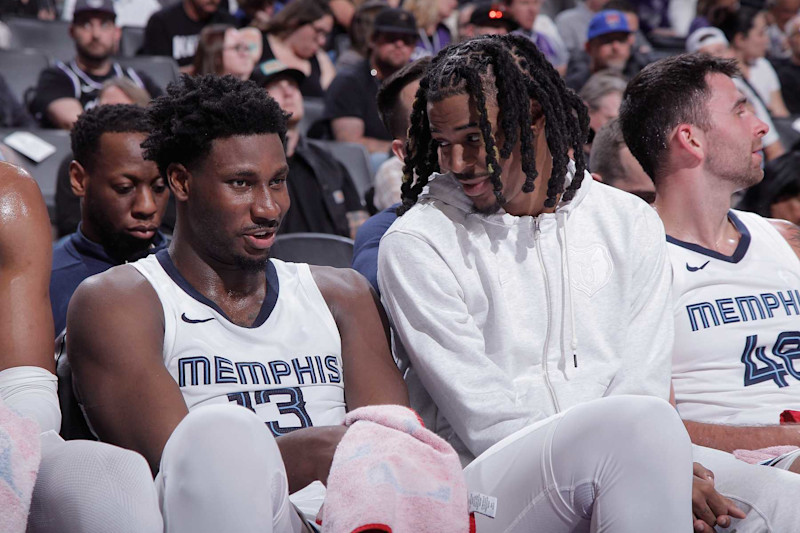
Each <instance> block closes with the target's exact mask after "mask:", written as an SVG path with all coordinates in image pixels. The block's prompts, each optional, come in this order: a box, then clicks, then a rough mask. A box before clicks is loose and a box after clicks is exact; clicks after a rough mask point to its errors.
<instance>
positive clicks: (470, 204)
mask: <svg viewBox="0 0 800 533" xmlns="http://www.w3.org/2000/svg"><path fill="white" fill-rule="evenodd" d="M587 129H588V116H587V111H586V109H585V107H584V106H583V104H582V103H581V101H580V99H579V98H578V97H577V96H576V95H575V94H574V93H572V92H571V91H569V90H568V89H566V87H565V86H564V82H563V81H562V80H561V79H560V77H559V75H558V73H557V72H556V71H555V70H554V69H553V68H552V66H550V64H549V63H548V62H547V60H546V59H545V58H544V56H543V55H542V54H541V52H539V51H538V50H537V49H536V47H535V45H534V44H533V43H531V42H530V40H528V39H526V38H524V37H520V36H515V35H512V36H504V37H492V38H481V39H475V40H471V41H467V42H465V43H461V44H459V45H457V46H454V47H449V48H447V49H446V50H444V51H442V52H441V53H440V54H439V55H437V56H436V57H435V58H434V59H433V61H432V63H431V67H430V69H429V70H428V72H427V74H426V75H425V77H424V78H423V79H422V81H421V82H420V88H419V90H418V92H417V98H416V100H415V102H414V106H413V111H412V115H411V128H410V130H409V139H408V145H407V148H408V149H407V157H406V169H405V170H406V180H407V181H405V182H404V185H403V203H404V206H403V209H407V212H405V213H404V214H402V215H401V216H400V218H399V219H398V220H397V221H396V222H395V223H394V224H393V225H392V227H391V228H390V229H389V230H388V231H387V233H386V234H385V235H384V237H383V239H382V241H381V245H380V251H379V267H378V280H379V284H380V288H381V294H382V295H383V297H384V300H385V303H386V306H387V311H388V312H389V315H390V318H391V320H392V324H393V326H394V328H395V330H396V333H397V335H396V341H397V356H398V358H399V359H400V361H401V362H402V364H403V365H404V366H405V367H408V368H407V374H406V378H407V380H408V384H409V392H410V394H411V396H412V400H413V402H412V403H413V405H414V406H415V407H416V408H418V409H419V410H420V412H421V413H422V414H423V418H425V419H426V424H427V426H428V427H430V428H433V429H434V430H435V431H437V432H438V433H439V434H440V435H442V436H443V437H444V438H445V439H447V440H448V441H449V442H451V443H452V444H453V445H454V447H455V448H456V449H457V450H458V451H459V452H460V454H461V457H462V460H463V462H465V463H469V464H468V466H466V468H465V471H464V472H465V475H466V477H467V481H468V484H469V487H470V490H472V491H476V492H480V493H482V494H484V495H486V496H488V497H495V498H497V501H496V503H497V505H496V512H491V509H490V510H489V512H487V513H486V514H488V515H490V516H483V515H478V516H477V527H478V531H487V532H488V531H520V532H529V531H547V532H552V533H556V532H560V531H589V530H591V531H615V532H632V531H643V530H647V531H664V532H667V531H669V532H676V531H688V530H689V529H690V528H691V501H690V496H691V490H690V487H691V480H692V477H691V461H692V460H691V448H690V446H689V442H688V438H687V435H686V432H685V431H684V429H683V427H682V425H681V423H680V419H679V417H678V416H677V414H676V413H675V411H674V410H673V409H672V408H671V407H670V406H669V404H668V402H667V401H666V399H667V398H668V394H669V359H668V355H669V346H670V344H671V338H672V337H671V329H672V327H671V322H670V321H669V309H668V307H667V305H666V304H667V301H668V296H669V277H668V276H669V271H668V268H667V263H666V253H665V252H666V251H665V244H664V233H663V228H662V226H661V224H660V222H659V220H658V218H657V216H655V213H653V212H652V210H650V208H649V207H648V206H647V205H646V204H644V203H643V202H641V201H640V200H638V199H636V198H634V197H633V196H630V195H627V194H626V193H623V192H621V191H617V190H614V189H612V188H610V187H606V186H604V185H602V184H598V183H594V182H593V181H592V179H591V177H590V176H588V174H587V173H585V171H584V167H585V164H584V161H583V157H582V156H583V152H582V146H583V142H584V140H585V137H586V133H587ZM570 149H573V150H574V152H575V162H574V163H573V162H570V160H569V151H570ZM437 163H438V165H437ZM437 167H439V168H437ZM440 169H441V170H442V171H443V172H446V173H445V174H439V175H436V176H435V177H434V178H433V179H432V180H431V181H430V182H428V178H429V177H430V176H431V175H432V174H433V172H435V171H437V170H440ZM412 170H413V171H415V172H416V177H414V178H412V177H411V173H412ZM537 174H539V175H541V178H540V179H538V180H536V182H535V185H536V186H535V188H533V187H532V185H533V184H534V179H535V178H536V176H537ZM587 176H588V177H587ZM547 180H549V181H547ZM426 186H427V187H428V189H427V190H428V192H427V193H424V192H423V189H424V188H425V187H426ZM531 189H533V190H532V191H531ZM417 198H419V203H418V204H417V203H416V201H417ZM415 204H416V205H415ZM412 206H413V207H412ZM634 395H635V396H634ZM654 456H656V457H658V459H657V460H655V461H654V460H652V459H653V457H654ZM470 461H471V462H470ZM483 501H491V500H490V499H488V498H486V499H484V500H483ZM482 510H483V511H486V509H482Z"/></svg>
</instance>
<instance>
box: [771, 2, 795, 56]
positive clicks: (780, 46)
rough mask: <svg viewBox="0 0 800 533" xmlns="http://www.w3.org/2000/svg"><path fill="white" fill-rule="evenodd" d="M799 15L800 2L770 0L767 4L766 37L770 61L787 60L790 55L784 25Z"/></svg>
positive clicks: (787, 33)
mask: <svg viewBox="0 0 800 533" xmlns="http://www.w3.org/2000/svg"><path fill="white" fill-rule="evenodd" d="M798 13H800V0H770V1H769V2H767V36H768V37H769V49H768V50H767V55H768V56H769V57H770V59H787V58H788V57H789V56H790V55H791V49H790V48H789V42H788V38H789V32H788V31H787V28H786V24H787V23H788V22H789V21H790V20H791V19H792V18H794V17H796V16H797V15H798Z"/></svg>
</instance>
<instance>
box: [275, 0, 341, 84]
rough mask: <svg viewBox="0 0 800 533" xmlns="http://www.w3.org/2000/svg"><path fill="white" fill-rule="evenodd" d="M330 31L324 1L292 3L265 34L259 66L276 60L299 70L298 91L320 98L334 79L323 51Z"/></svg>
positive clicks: (328, 11) (331, 68)
mask: <svg viewBox="0 0 800 533" xmlns="http://www.w3.org/2000/svg"><path fill="white" fill-rule="evenodd" d="M332 30H333V15H332V14H331V10H330V8H329V7H328V2H327V1H326V0H292V1H291V2H290V3H288V4H287V5H286V7H284V8H283V9H281V10H280V12H278V14H277V15H275V17H273V19H272V20H271V21H270V23H269V24H268V25H267V29H266V30H265V31H264V39H263V41H262V42H263V53H262V55H261V63H262V64H263V63H265V62H267V61H278V62H280V63H282V64H284V65H286V66H287V67H289V68H294V69H297V70H299V71H300V72H302V73H303V74H305V75H306V79H305V80H304V81H303V83H302V84H301V85H300V92H301V93H302V94H303V96H305V97H309V96H310V97H316V98H320V97H322V96H324V94H325V89H327V88H328V85H330V84H331V81H333V78H334V76H336V69H335V68H334V66H333V62H332V61H331V60H330V58H329V57H328V55H327V54H326V53H325V51H324V50H323V47H324V46H325V43H326V42H327V40H328V35H329V34H330V33H331V31H332Z"/></svg>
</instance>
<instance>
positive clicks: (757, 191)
mask: <svg viewBox="0 0 800 533" xmlns="http://www.w3.org/2000/svg"><path fill="white" fill-rule="evenodd" d="M798 169H800V153H798V152H789V153H786V154H784V155H782V156H780V157H779V158H777V159H775V160H773V161H770V162H769V163H767V164H766V166H765V167H764V179H763V180H762V181H761V183H758V184H756V185H754V186H753V187H750V188H749V189H747V192H746V193H745V195H744V198H743V199H742V203H741V204H740V205H739V209H745V210H747V211H753V212H754V213H758V214H759V215H761V216H762V217H768V218H779V219H782V220H788V221H789V222H791V223H792V224H795V225H800V171H798Z"/></svg>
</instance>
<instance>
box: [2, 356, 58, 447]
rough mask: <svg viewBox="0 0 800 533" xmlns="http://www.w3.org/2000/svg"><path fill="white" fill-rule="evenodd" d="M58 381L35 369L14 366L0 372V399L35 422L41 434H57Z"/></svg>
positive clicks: (41, 369) (47, 373) (40, 369)
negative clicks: (53, 432) (51, 431)
mask: <svg viewBox="0 0 800 533" xmlns="http://www.w3.org/2000/svg"><path fill="white" fill-rule="evenodd" d="M57 391H58V378H57V377H56V376H55V375H53V373H52V372H49V371H48V370H45V369H44V368H41V367H38V366H15V367H12V368H7V369H5V370H3V371H0V398H2V400H3V402H4V403H5V404H6V405H8V406H9V407H11V408H12V409H14V410H15V411H16V412H17V413H19V414H20V415H22V416H24V417H26V418H31V419H33V420H35V421H36V422H37V423H38V424H39V427H40V428H41V430H42V433H44V432H45V431H49V430H51V429H52V430H54V431H55V432H56V433H58V432H59V431H60V430H61V408H60V407H59V405H58V393H57Z"/></svg>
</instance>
